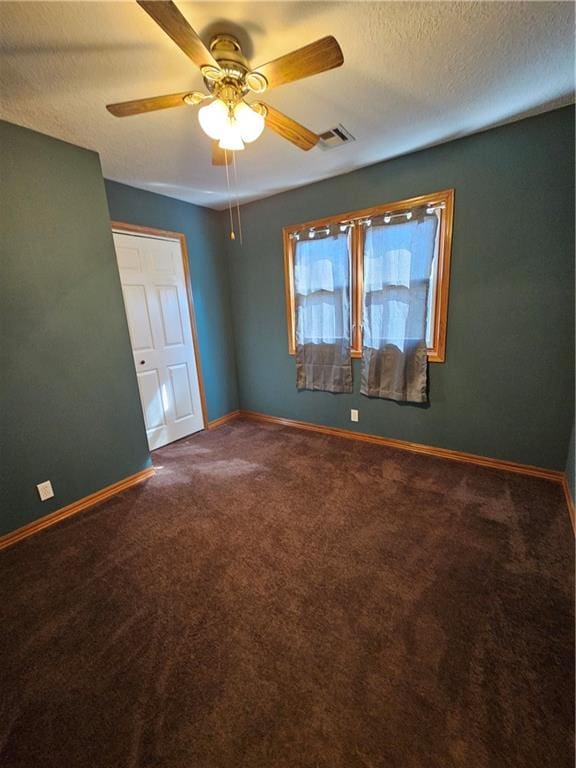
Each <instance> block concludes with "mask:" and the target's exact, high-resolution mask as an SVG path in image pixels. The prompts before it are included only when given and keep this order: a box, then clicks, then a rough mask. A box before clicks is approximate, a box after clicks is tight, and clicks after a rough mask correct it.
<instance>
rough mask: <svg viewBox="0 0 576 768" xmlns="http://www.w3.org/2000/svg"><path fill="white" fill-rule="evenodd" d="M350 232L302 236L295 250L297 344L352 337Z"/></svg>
mask: <svg viewBox="0 0 576 768" xmlns="http://www.w3.org/2000/svg"><path fill="white" fill-rule="evenodd" d="M348 241H349V238H348V235H347V234H346V233H338V234H336V235H333V236H328V237H322V238H314V239H310V240H305V239H302V240H298V241H297V243H296V247H295V253H294V292H295V304H296V344H298V345H300V344H334V343H336V342H337V341H339V342H341V341H342V340H345V341H347V342H348V343H349V340H350V249H349V242H348Z"/></svg>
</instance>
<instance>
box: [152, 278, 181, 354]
mask: <svg viewBox="0 0 576 768" xmlns="http://www.w3.org/2000/svg"><path fill="white" fill-rule="evenodd" d="M158 293H159V295H160V308H161V310H162V327H163V329H164V344H165V345H166V346H167V347H168V346H171V345H173V344H183V343H184V331H183V329H182V316H181V314H180V305H179V303H178V289H177V288H176V286H175V285H161V286H159V287H158Z"/></svg>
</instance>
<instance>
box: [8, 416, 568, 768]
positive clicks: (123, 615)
mask: <svg viewBox="0 0 576 768" xmlns="http://www.w3.org/2000/svg"><path fill="white" fill-rule="evenodd" d="M154 459H155V463H156V465H157V470H158V471H157V475H156V476H155V477H154V478H152V480H150V481H148V482H147V483H146V484H145V485H143V486H139V487H137V488H134V489H131V490H129V491H125V492H124V493H123V494H122V495H120V496H118V497H116V498H114V499H112V500H110V501H108V502H107V503H105V504H103V505H101V506H99V507H97V508H94V509H92V510H89V511H86V512H83V513H81V514H79V515H77V516H76V517H74V518H70V519H69V520H67V521H65V522H63V523H62V524H60V525H57V526H55V527H53V528H51V529H49V530H47V531H44V532H42V533H40V534H38V535H36V536H34V537H32V538H30V539H28V540H26V541H24V542H22V543H20V544H17V545H15V546H14V547H12V548H10V549H8V550H6V551H5V552H3V553H2V554H1V555H0V563H1V564H0V585H1V586H0V589H1V592H2V599H1V604H0V613H1V620H2V624H1V627H2V630H1V631H2V636H3V637H2V649H1V650H0V655H1V657H2V658H1V669H0V682H1V696H2V698H1V705H0V764H1V765H2V766H3V768H48V766H50V767H51V768H52V767H53V768H451V767H452V766H464V767H465V768H525V767H526V768H528V767H532V766H533V768H548V767H549V768H569V767H570V766H572V763H573V760H572V754H573V751H572V739H571V730H572V712H573V703H574V699H573V683H574V678H573V662H572V647H573V615H572V575H571V571H572V534H571V530H570V524H569V518H568V514H567V511H566V508H565V505H564V501H563V496H562V491H561V488H560V487H559V486H558V485H556V484H554V483H551V482H548V481H545V480H538V479H532V478H527V477H522V476H519V475H512V474H506V473H501V472H496V471H494V470H488V469H480V468H478V467H471V466H469V465H464V464H457V463H452V462H447V461H443V460H440V459H433V458H428V457H424V456H418V455H412V454H409V453H403V452H400V451H394V450H391V449H388V448H381V447H377V446H373V445H366V444H363V443H359V442H354V441H349V440H343V439H340V438H334V437H325V436H321V435H317V434H311V433H307V432H302V431H298V430H293V429H289V428H283V427H277V426H273V425H259V424H255V423H249V422H236V423H233V424H230V425H227V426H224V427H221V428H219V429H218V430H215V431H213V432H209V433H203V434H199V435H197V436H195V437H192V438H190V439H188V440H186V441H181V442H179V443H177V444H174V445H172V446H169V447H166V448H164V449H162V450H159V451H157V452H156V453H155V454H154Z"/></svg>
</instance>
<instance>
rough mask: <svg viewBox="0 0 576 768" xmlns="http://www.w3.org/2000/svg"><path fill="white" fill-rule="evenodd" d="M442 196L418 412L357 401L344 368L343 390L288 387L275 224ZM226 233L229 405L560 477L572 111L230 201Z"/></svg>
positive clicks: (570, 266) (569, 383)
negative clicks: (448, 263)
mask: <svg viewBox="0 0 576 768" xmlns="http://www.w3.org/2000/svg"><path fill="white" fill-rule="evenodd" d="M334 151H338V150H334ZM301 161H302V162H303V163H305V162H306V156H305V155H304V153H302V157H301ZM448 187H454V188H455V190H456V204H455V231H454V246H453V266H452V273H451V292H450V305H449V316H448V337H447V343H448V346H447V361H446V362H445V363H444V364H431V365H430V406H429V407H428V408H423V407H418V406H414V405H398V404H396V403H393V402H390V401H384V400H373V399H368V398H365V397H362V396H361V395H360V394H359V393H358V389H359V379H360V376H359V373H360V371H359V365H358V363H355V366H354V376H355V386H354V388H355V392H354V394H352V395H333V394H329V393H324V392H300V393H299V392H297V390H296V386H295V366H294V359H293V358H291V357H290V356H289V355H288V352H287V338H286V320H285V310H284V278H283V271H282V269H283V268H282V237H281V234H282V227H283V226H284V225H286V224H295V223H299V222H302V221H306V220H309V219H315V218H319V217H322V216H327V215H330V214H335V213H339V212H344V211H350V210H355V209H359V208H363V207H366V206H370V205H375V204H378V203H384V202H386V201H393V200H399V199H402V198H406V197H413V196H414V195H420V194H424V193H427V192H434V191H437V190H441V189H446V188H448ZM222 220H223V222H224V216H222ZM223 226H224V223H223ZM242 226H243V231H244V245H243V247H240V246H239V244H238V243H234V244H230V245H229V267H230V274H231V282H232V284H233V285H234V291H233V310H234V315H233V317H234V328H235V338H236V357H237V367H238V382H239V393H240V404H241V407H242V408H244V409H250V410H255V411H261V412H263V413H268V414H273V415H275V416H284V417H288V418H293V419H301V420H304V421H309V422H314V423H318V424H325V425H329V426H335V427H344V428H347V429H357V430H359V431H363V432H369V433H373V434H376V435H384V436H386V437H392V438H399V439H403V440H410V441H414V442H419V443H425V444H428V445H435V446H441V447H446V448H451V449H455V450H460V451H467V452H470V453H475V454H480V455H485V456H490V457H495V458H501V459H507V460H511V461H518V462H521V463H526V464H534V465H537V466H541V467H548V468H553V469H562V470H563V469H564V467H565V463H566V455H567V450H568V442H569V438H570V430H571V427H572V424H573V411H574V409H573V394H574V380H573V371H574V337H573V331H574V110H573V108H571V107H569V108H565V109H561V110H557V111H555V112H550V113H548V114H544V115H540V116H537V117H533V118H530V119H527V120H523V121H521V122H518V123H515V124H512V125H507V126H504V127H500V128H496V129H493V130H490V131H487V132H485V133H481V134H477V135H474V136H471V137H468V138H464V139H459V140H457V141H452V142H450V143H447V144H444V145H441V146H438V147H434V148H431V149H427V150H424V151H421V152H417V153H414V154H411V155H407V156H404V157H400V158H398V159H395V160H391V161H388V162H385V163H380V164H378V165H374V166H371V167H368V168H364V169H362V170H359V171H355V172H353V173H350V174H347V175H345V176H339V177H337V178H332V179H329V180H327V181H322V182H319V183H316V184H312V185H309V186H306V187H303V188H300V189H296V190H293V191H290V192H286V193H283V194H279V195H276V196H274V197H270V198H267V199H265V200H261V201H258V202H255V203H252V204H249V205H245V206H243V207H242ZM351 407H353V408H358V409H359V411H360V422H359V423H358V424H357V425H355V424H352V423H351V422H350V408H351Z"/></svg>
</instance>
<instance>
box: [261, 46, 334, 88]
mask: <svg viewBox="0 0 576 768" xmlns="http://www.w3.org/2000/svg"><path fill="white" fill-rule="evenodd" d="M343 63H344V56H343V55H342V50H341V49H340V46H339V45H338V41H337V40H336V38H334V37H332V36H328V37H323V38H321V39H320V40H316V42H314V43H310V45H305V46H304V48H299V49H298V50H297V51H292V53H287V54H286V55H285V56H280V58H279V59H274V61H269V62H268V63H267V64H263V65H262V66H261V67H256V69H255V70H254V71H255V72H258V73H259V74H261V75H264V77H265V78H266V80H267V81H268V88H276V87H277V86H279V85H284V84H285V83H292V82H294V80H302V78H304V77H310V75H317V74H318V73H319V72H326V71H327V70H328V69H334V68H335V67H340V66H341V65H342V64H343Z"/></svg>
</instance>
